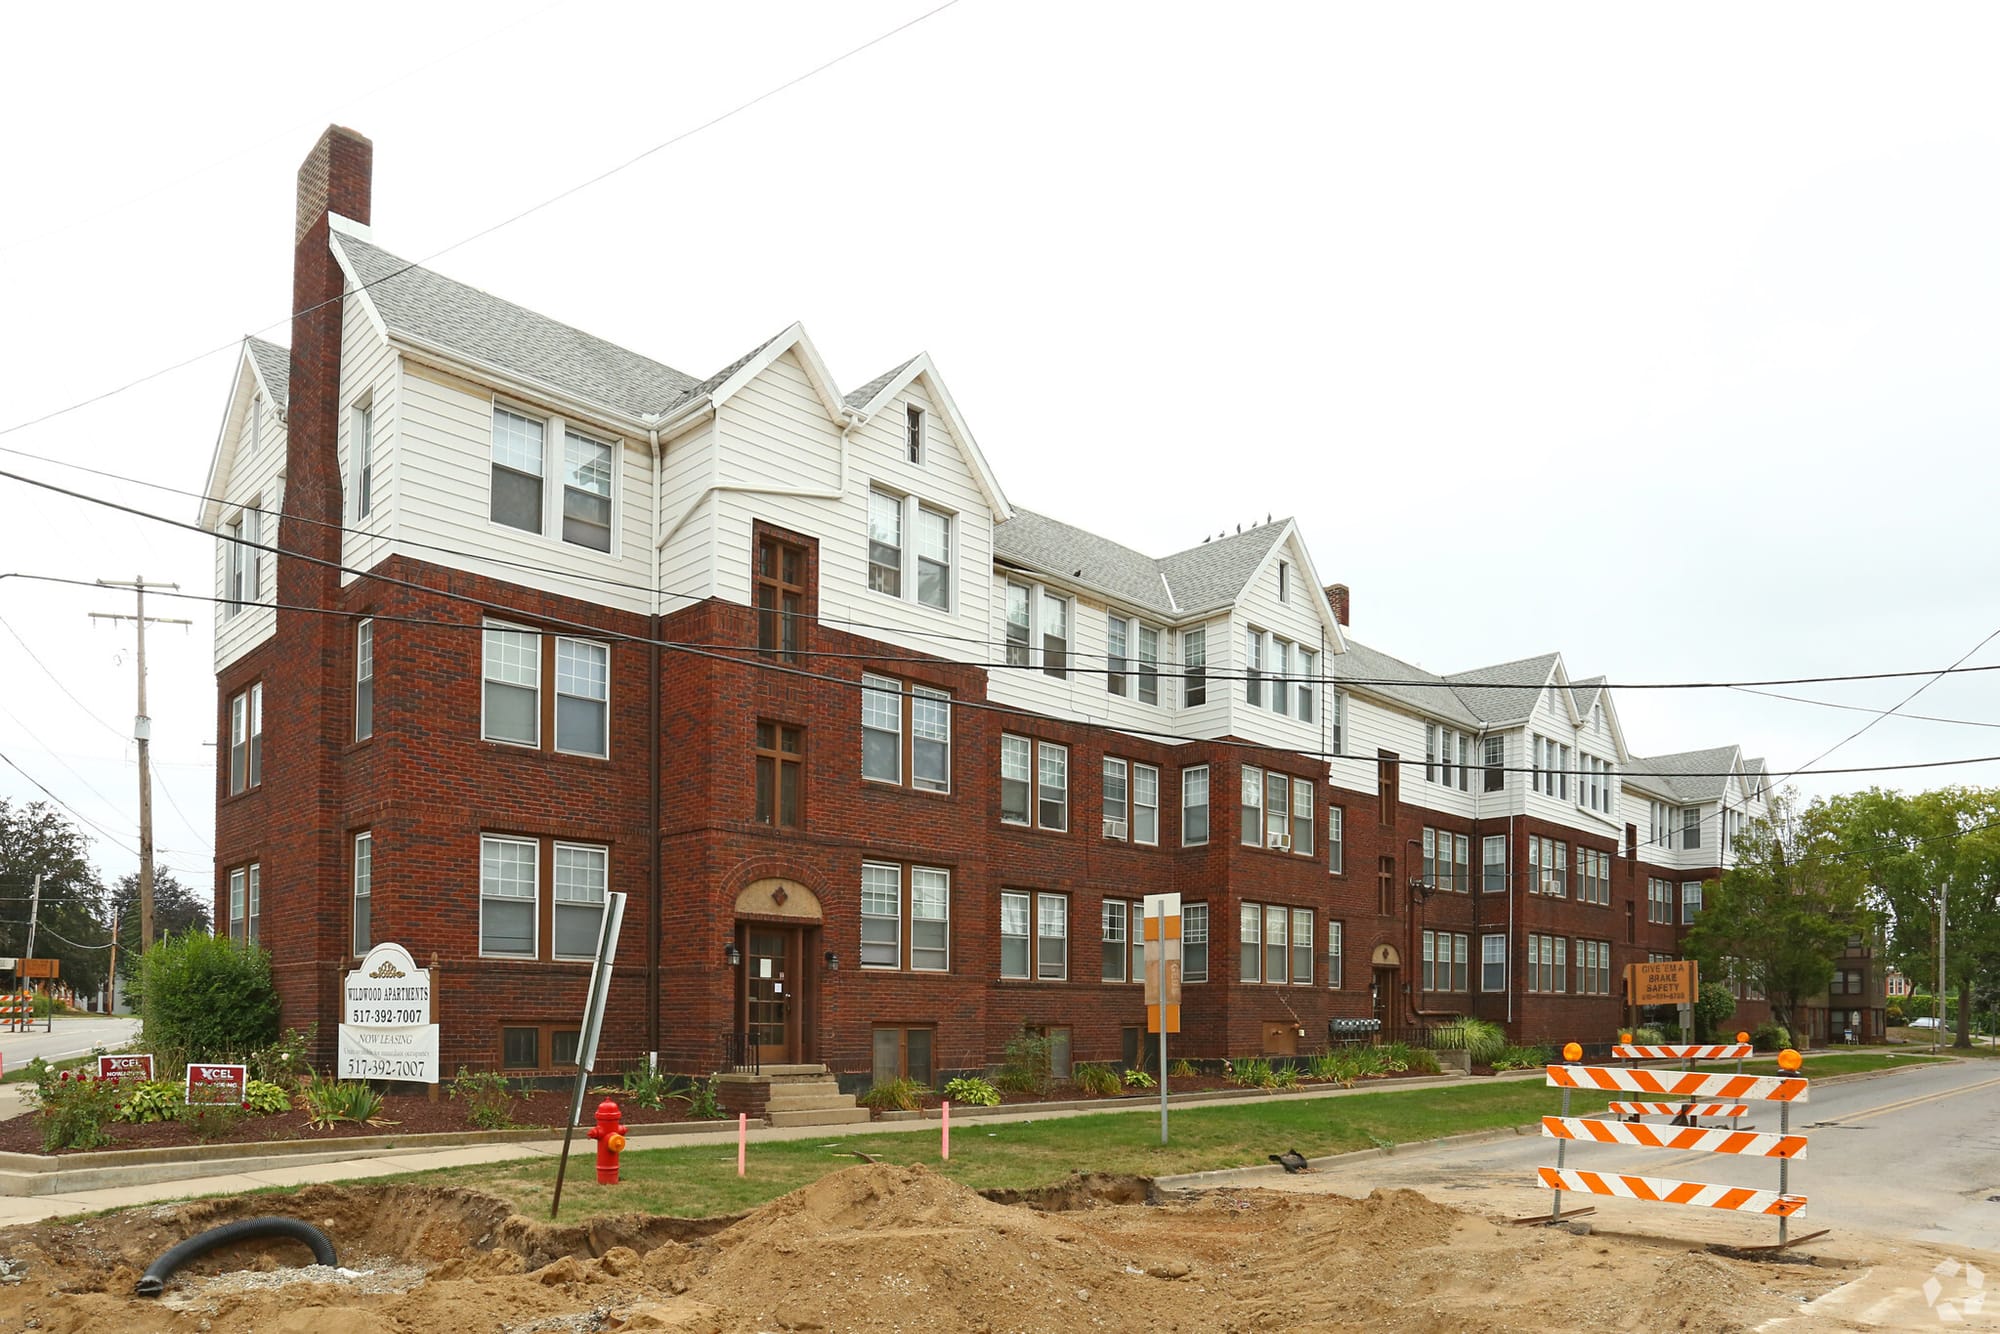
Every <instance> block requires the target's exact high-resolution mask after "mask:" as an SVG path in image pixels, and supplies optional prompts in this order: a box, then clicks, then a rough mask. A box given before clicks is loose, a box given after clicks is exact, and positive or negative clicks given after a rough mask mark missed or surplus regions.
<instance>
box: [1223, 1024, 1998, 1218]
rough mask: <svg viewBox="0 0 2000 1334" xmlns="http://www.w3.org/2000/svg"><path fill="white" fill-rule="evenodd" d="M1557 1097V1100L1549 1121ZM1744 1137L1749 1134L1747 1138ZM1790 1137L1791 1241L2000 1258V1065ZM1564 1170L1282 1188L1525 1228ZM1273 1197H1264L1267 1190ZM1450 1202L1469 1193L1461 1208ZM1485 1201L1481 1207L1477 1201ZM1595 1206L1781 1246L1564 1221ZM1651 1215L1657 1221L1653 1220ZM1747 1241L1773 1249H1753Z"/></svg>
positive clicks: (1548, 1147) (1875, 1087) (1708, 1175)
mask: <svg viewBox="0 0 2000 1334" xmlns="http://www.w3.org/2000/svg"><path fill="white" fill-rule="evenodd" d="M1559 1096H1560V1095H1559V1094H1558V1093H1557V1092H1556V1091H1555V1090H1553V1089H1552V1090H1550V1093H1549V1098H1550V1107H1549V1110H1550V1111H1551V1112H1554V1111H1555V1110H1556V1106H1555V1104H1556V1100H1557V1098H1558V1097H1559ZM1752 1119H1753V1121H1754V1122H1755V1128H1756V1129H1758V1130H1762V1131H1774V1130H1776V1129H1778V1114H1777V1111H1776V1109H1775V1108H1770V1109H1768V1110H1767V1109H1766V1108H1765V1107H1764V1106H1762V1105H1759V1110H1758V1115H1757V1116H1756V1117H1754V1118H1752ZM1746 1128H1747V1127H1746ZM1791 1128H1792V1129H1793V1130H1794V1131H1798V1130H1800V1129H1801V1128H1803V1129H1804V1130H1805V1132H1806V1133H1807V1135H1808V1136H1809V1137H1810V1145H1809V1148H1808V1151H1807V1157H1806V1158H1805V1160H1804V1161H1802V1162H1796V1163H1794V1164H1793V1165H1792V1169H1791V1189H1792V1191H1793V1192H1794V1193H1795V1194H1802V1195H1805V1196H1806V1197H1807V1198H1808V1200H1809V1201H1810V1203H1809V1204H1808V1206H1807V1213H1806V1217H1805V1218H1804V1219H1803V1220H1795V1221H1794V1222H1793V1223H1792V1235H1793V1236H1799V1235H1802V1234H1804V1233H1807V1232H1813V1231H1817V1230H1818V1229H1820V1228H1832V1229H1835V1230H1836V1234H1838V1233H1840V1232H1862V1233H1869V1234H1873V1235H1875V1236H1879V1237H1893V1238H1896V1239H1898V1240H1902V1241H1910V1242H1916V1243H1920V1244H1924V1245H1939V1246H1951V1247H1975V1248H1978V1249H1981V1250H1986V1251H1994V1252H2000V1200H1995V1199H1989V1197H1993V1196H2000V1061H1991V1060H1967V1061H1961V1062H1954V1063H1952V1064H1949V1065H1941V1066H1919V1067H1915V1068H1913V1069H1910V1070H1906V1071H1899V1072H1897V1073H1896V1074H1895V1075H1893V1076H1888V1077H1885V1078H1879V1079H1865V1080H1856V1081H1852V1082H1849V1083H1841V1084H1829V1085H1827V1086H1825V1087H1823V1088H1816V1089H1814V1090H1813V1091H1812V1101H1811V1102H1809V1103H1807V1104H1806V1105H1805V1106H1803V1107H1799V1106H1795V1107H1794V1108H1793V1110H1792V1122H1791ZM1554 1161H1555V1141H1553V1140H1549V1139H1544V1138H1540V1137H1537V1136H1523V1137H1521V1138H1518V1139H1511V1138H1510V1139H1503V1140H1493V1141H1490V1142H1487V1143H1484V1144H1471V1145H1460V1146H1445V1147H1441V1148H1433V1149H1424V1150H1418V1151H1414V1152H1402V1153H1397V1154H1395V1155H1393V1156H1390V1157H1387V1158H1367V1159H1360V1160H1350V1161H1347V1162H1342V1163H1339V1164H1335V1165H1333V1166H1332V1167H1331V1168H1329V1169H1328V1170H1327V1171H1326V1172H1324V1173H1322V1174H1315V1175H1314V1176H1310V1177H1293V1178H1287V1179H1285V1180H1283V1181H1282V1182H1273V1183H1271V1184H1274V1185H1278V1186H1280V1188H1291V1189H1313V1188H1314V1187H1315V1185H1320V1183H1323V1185H1320V1188H1331V1189H1333V1190H1335V1191H1339V1192H1341V1193H1356V1194H1365V1193H1366V1192H1367V1191H1368V1190H1369V1189H1371V1188H1373V1187H1377V1186H1408V1187H1414V1188H1416V1189H1420V1190H1424V1191H1426V1192H1428V1193H1432V1194H1435V1195H1437V1197H1438V1198H1440V1199H1444V1200H1449V1201H1451V1202H1453V1203H1459V1202H1461V1201H1462V1202H1464V1203H1467V1204H1471V1203H1474V1202H1475V1198H1478V1202H1479V1203H1482V1204H1490V1205H1492V1206H1493V1207H1496V1208H1500V1209H1504V1210H1506V1211H1508V1212H1513V1213H1518V1214H1521V1215H1526V1214H1528V1213H1531V1212H1537V1211H1543V1212H1545V1211H1547V1209H1548V1208H1549V1204H1550V1197H1549V1193H1548V1192H1547V1191H1545V1190H1540V1189H1538V1188H1536V1187H1533V1186H1528V1185H1523V1184H1522V1183H1524V1182H1531V1181H1533V1180H1534V1169H1535V1168H1536V1167H1537V1166H1540V1165H1542V1164H1552V1163H1553V1162H1554ZM1566 1165H1567V1166H1570V1167H1582V1168H1586V1169H1590V1170H1606V1171H1617V1172H1626V1173H1637V1174H1642V1175H1647V1176H1663V1177H1675V1178H1679V1179H1682V1180H1691V1181H1722V1182H1728V1183H1731V1184H1742V1185H1753V1186H1767V1187H1775V1186H1776V1185H1777V1180H1778V1171H1777V1164H1776V1163H1775V1162H1756V1161H1751V1160H1747V1159H1743V1158H1734V1157H1729V1158H1725V1157H1721V1156H1719V1155H1715V1154H1704V1153H1680V1152H1672V1151H1665V1150H1642V1149H1631V1148H1614V1147H1610V1146H1604V1145H1595V1144H1591V1145H1574V1144H1573V1145H1571V1146H1569V1150H1568V1155H1567V1159H1566ZM1259 1184H1264V1183H1261V1182H1260V1183H1259ZM1445 1192H1465V1194H1463V1195H1458V1196H1454V1195H1453V1194H1449V1193H1445ZM1479 1197H1483V1198H1479ZM1585 1204H1596V1205H1598V1206H1599V1209H1598V1215H1597V1219H1598V1220H1599V1221H1600V1222H1601V1223H1603V1224H1604V1225H1606V1226H1613V1227H1633V1228H1642V1229H1648V1230H1653V1231H1658V1230H1660V1229H1661V1228H1662V1227H1664V1226H1665V1220H1664V1218H1663V1217H1661V1215H1663V1214H1667V1213H1671V1214H1673V1215H1674V1218H1675V1221H1674V1223H1673V1225H1672V1230H1673V1231H1674V1232H1676V1233H1684V1232H1688V1231H1689V1230H1690V1229H1693V1230H1694V1231H1696V1232H1697V1233H1699V1234H1707V1233H1709V1232H1711V1231H1713V1230H1714V1229H1713V1227H1711V1226H1709V1225H1710V1224H1714V1223H1721V1222H1722V1221H1724V1219H1727V1220H1728V1221H1729V1222H1730V1223H1731V1224H1732V1226H1731V1227H1729V1229H1728V1231H1729V1232H1730V1233H1731V1234H1735V1236H1734V1239H1737V1240H1743V1241H1749V1240H1760V1241H1775V1240H1776V1236H1775V1224H1774V1223H1772V1222H1770V1221H1768V1220H1751V1219H1748V1218H1745V1217H1743V1216H1739V1215H1724V1216H1714V1217H1712V1216H1713V1215H1714V1211H1712V1210H1698V1209H1693V1208H1685V1207H1677V1206H1670V1205H1657V1204H1643V1203H1639V1202H1636V1201H1625V1200H1598V1199H1594V1198H1593V1199H1588V1200H1581V1199H1578V1198H1576V1197H1575V1196H1565V1197H1564V1205H1565V1207H1574V1206H1580V1205H1585ZM1649 1215H1650V1221H1648V1220H1649ZM1746 1229H1749V1230H1753V1231H1754V1232H1756V1233H1759V1234H1761V1233H1765V1232H1769V1233H1771V1234H1772V1235H1770V1236H1762V1235H1757V1236H1754V1237H1753V1236H1750V1235H1747V1234H1746Z"/></svg>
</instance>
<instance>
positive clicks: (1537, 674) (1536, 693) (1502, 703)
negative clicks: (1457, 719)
mask: <svg viewBox="0 0 2000 1334" xmlns="http://www.w3.org/2000/svg"><path fill="white" fill-rule="evenodd" d="M1555 667H1556V655H1555V654H1553V653H1543V654H1539V655H1537V656H1536V657H1532V658H1517V659H1516V660H1515V661H1513V662H1500V663H1495V664H1493V665H1492V666H1491V667H1474V668H1473V669H1472V670H1471V671H1469V672H1453V673H1451V674H1449V675H1447V676H1446V677H1445V678H1444V679H1445V680H1447V681H1449V682H1451V683H1452V684H1453V685H1467V684H1469V685H1473V686H1477V687H1479V688H1478V689H1472V690H1458V691H1454V692H1453V693H1455V694H1456V695H1457V696H1458V697H1459V699H1460V700H1461V701H1463V702H1464V704H1465V707H1466V708H1467V709H1468V710H1469V711H1470V712H1471V713H1472V714H1473V715H1474V716H1475V717H1477V718H1478V719H1479V720H1480V721H1482V722H1484V723H1486V724H1487V725H1488V726H1494V725H1498V724H1503V723H1518V722H1524V721H1526V719H1527V718H1528V716H1529V715H1530V714H1532V713H1534V711H1535V701H1536V700H1537V699H1539V698H1540V697H1541V693H1542V691H1543V690H1544V689H1545V688H1546V687H1547V686H1548V683H1549V674H1550V673H1551V672H1553V671H1554V670H1555Z"/></svg>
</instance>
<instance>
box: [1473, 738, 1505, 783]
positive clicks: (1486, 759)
mask: <svg viewBox="0 0 2000 1334" xmlns="http://www.w3.org/2000/svg"><path fill="white" fill-rule="evenodd" d="M1479 745H1480V765H1481V767H1482V768H1483V769H1484V770H1485V771H1486V775H1485V788H1486V791H1488V792H1501V791H1504V790H1505V789H1506V787H1507V737H1506V735H1505V734H1504V733H1500V734H1495V735H1492V736H1488V737H1485V738H1483V739H1482V740H1481V741H1480V743H1479Z"/></svg>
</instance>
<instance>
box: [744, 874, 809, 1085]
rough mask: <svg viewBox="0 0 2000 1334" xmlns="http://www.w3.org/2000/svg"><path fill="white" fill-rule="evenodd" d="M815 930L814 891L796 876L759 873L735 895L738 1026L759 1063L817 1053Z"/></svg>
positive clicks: (789, 1061)
mask: <svg viewBox="0 0 2000 1334" xmlns="http://www.w3.org/2000/svg"><path fill="white" fill-rule="evenodd" d="M821 931H822V919H821V916H820V906H819V896H818V895H816V894H814V893H813V892H812V891H811V890H810V889H807V888H806V887H805V886H804V885H802V884H800V883H799V882H798V881H796V880H789V879H785V878H783V877H772V878H769V879H765V880H758V881H756V882H754V883H752V884H750V885H747V886H745V887H744V889H743V891H742V892H741V893H739V894H738V895H737V896H736V948H737V950H738V952H739V953H740V955H741V958H742V962H741V963H740V964H738V965H737V969H736V1026H737V1029H738V1031H740V1032H741V1033H743V1034H744V1035H745V1038H746V1040H747V1042H748V1044H749V1045H750V1047H751V1048H752V1049H753V1050H754V1051H755V1053H756V1056H757V1060H758V1062H759V1064H762V1065H794V1064H799V1063H802V1062H807V1061H811V1060H814V1059H816V1058H817V1057H818V1054H819V1004H820V997H819V977H820V973H821V970H822V968H823V967H824V963H823V952H822V950H821V946H820V940H821Z"/></svg>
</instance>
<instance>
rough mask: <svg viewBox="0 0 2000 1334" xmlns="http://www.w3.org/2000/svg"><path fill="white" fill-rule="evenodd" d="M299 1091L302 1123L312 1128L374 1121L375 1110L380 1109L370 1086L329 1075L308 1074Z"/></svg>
mask: <svg viewBox="0 0 2000 1334" xmlns="http://www.w3.org/2000/svg"><path fill="white" fill-rule="evenodd" d="M300 1093H301V1094H302V1096H303V1097H304V1098H305V1100H306V1124H308V1125H310V1126H312V1127H313V1128H314V1129H316V1130H326V1129H328V1128H330V1127H332V1126H334V1125H336V1124H337V1123H339V1122H342V1121H350V1122H353V1123H354V1124H355V1125H367V1124H371V1123H375V1122H376V1121H377V1118H376V1113H377V1112H379V1111H380V1110H381V1109H382V1095H381V1094H379V1093H377V1092H376V1091H375V1090H374V1089H372V1088H370V1087H368V1085H366V1084H362V1083H358V1082H355V1081H353V1080H346V1079H335V1078H333V1077H332V1076H331V1075H317V1074H316V1075H313V1076H311V1077H310V1078H309V1079H307V1080H306V1083H305V1087H304V1088H303V1089H301V1090H300Z"/></svg>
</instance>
